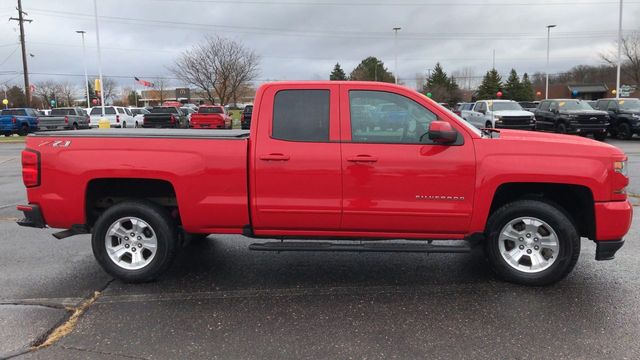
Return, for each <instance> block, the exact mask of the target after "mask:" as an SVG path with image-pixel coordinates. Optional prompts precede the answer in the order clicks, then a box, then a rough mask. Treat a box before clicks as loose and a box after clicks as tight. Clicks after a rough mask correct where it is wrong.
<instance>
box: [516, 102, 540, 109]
mask: <svg viewBox="0 0 640 360" xmlns="http://www.w3.org/2000/svg"><path fill="white" fill-rule="evenodd" d="M518 104H520V106H521V107H522V109H523V110H526V111H530V112H533V111H534V110H535V109H536V108H537V107H538V105H540V101H519V102H518Z"/></svg>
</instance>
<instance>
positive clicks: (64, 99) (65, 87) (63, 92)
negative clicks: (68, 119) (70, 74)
mask: <svg viewBox="0 0 640 360" xmlns="http://www.w3.org/2000/svg"><path fill="white" fill-rule="evenodd" d="M57 93H58V94H59V97H60V98H59V99H58V101H60V102H61V103H64V104H65V105H66V106H73V100H74V98H75V97H76V95H77V94H78V88H77V87H76V85H74V84H72V83H70V82H68V81H65V82H63V83H60V84H58V85H57Z"/></svg>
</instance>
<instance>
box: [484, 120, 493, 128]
mask: <svg viewBox="0 0 640 360" xmlns="http://www.w3.org/2000/svg"><path fill="white" fill-rule="evenodd" d="M484 127H485V128H486V129H491V128H492V127H493V124H491V121H487V122H486V123H485V124H484Z"/></svg>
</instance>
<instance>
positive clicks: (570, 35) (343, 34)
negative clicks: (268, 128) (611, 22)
mask: <svg viewBox="0 0 640 360" xmlns="http://www.w3.org/2000/svg"><path fill="white" fill-rule="evenodd" d="M31 11H32V12H35V13H37V14H40V15H42V16H51V17H70V18H87V19H89V18H91V15H87V14H82V13H78V12H71V11H58V10H50V9H32V10H31ZM100 19H102V20H104V21H109V22H114V23H123V24H128V25H136V26H148V25H162V26H163V27H164V28H186V29H216V30H217V31H222V32H231V33H248V34H258V35H281V36H295V37H328V36H330V37H338V38H356V39H390V38H392V36H393V35H390V34H388V33H386V32H371V31H369V32H367V31H354V30H341V31H329V30H305V29H295V30H292V29H288V28H267V27H257V26H239V25H220V24H205V23H192V22H182V21H172V20H166V19H162V20H161V19H142V18H129V17H122V16H107V15H103V16H100ZM220 29H222V30H220ZM615 34H616V31H613V30H601V31H575V32H559V33H557V35H556V36H555V38H559V39H579V38H608V37H612V36H615ZM545 38H546V36H544V35H540V34H537V33H508V34H507V33H477V32H469V33H450V32H446V33H433V32H429V33H425V32H414V33H411V32H406V34H405V35H403V36H402V38H401V39H399V40H401V41H407V40H481V39H483V40H492V39H493V40H517V41H521V40H523V39H530V40H536V39H545Z"/></svg>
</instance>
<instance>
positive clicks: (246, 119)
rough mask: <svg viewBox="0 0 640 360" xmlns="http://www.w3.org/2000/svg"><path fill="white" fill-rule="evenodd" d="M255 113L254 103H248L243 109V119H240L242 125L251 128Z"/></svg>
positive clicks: (243, 127) (244, 127) (246, 128)
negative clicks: (252, 115) (252, 117)
mask: <svg viewBox="0 0 640 360" xmlns="http://www.w3.org/2000/svg"><path fill="white" fill-rule="evenodd" d="M252 113H253V105H247V106H245V107H244V110H242V119H240V127H241V128H242V129H245V130H248V129H249V128H251V114H252Z"/></svg>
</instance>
